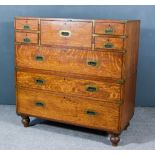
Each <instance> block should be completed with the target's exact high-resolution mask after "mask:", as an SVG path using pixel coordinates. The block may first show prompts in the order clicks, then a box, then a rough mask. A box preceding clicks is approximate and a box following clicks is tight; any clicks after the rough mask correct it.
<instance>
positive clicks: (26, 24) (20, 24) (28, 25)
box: [15, 19, 39, 31]
mask: <svg viewBox="0 0 155 155" xmlns="http://www.w3.org/2000/svg"><path fill="white" fill-rule="evenodd" d="M38 24H39V22H38V20H36V19H32V20H31V19H16V21H15V28H16V30H25V31H37V30H38V27H39V26H38Z"/></svg>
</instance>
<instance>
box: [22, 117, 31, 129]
mask: <svg viewBox="0 0 155 155" xmlns="http://www.w3.org/2000/svg"><path fill="white" fill-rule="evenodd" d="M21 117H22V123H23V125H24V127H29V123H30V118H29V117H28V116H21Z"/></svg>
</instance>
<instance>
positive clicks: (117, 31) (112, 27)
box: [95, 22, 125, 35]
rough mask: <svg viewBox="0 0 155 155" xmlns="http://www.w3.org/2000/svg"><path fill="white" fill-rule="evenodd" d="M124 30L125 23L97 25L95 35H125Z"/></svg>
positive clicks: (98, 23)
mask: <svg viewBox="0 0 155 155" xmlns="http://www.w3.org/2000/svg"><path fill="white" fill-rule="evenodd" d="M124 28H125V24H123V23H112V22H109V23H106V22H103V23H101V22H96V23H95V33H97V34H111V35H124Z"/></svg>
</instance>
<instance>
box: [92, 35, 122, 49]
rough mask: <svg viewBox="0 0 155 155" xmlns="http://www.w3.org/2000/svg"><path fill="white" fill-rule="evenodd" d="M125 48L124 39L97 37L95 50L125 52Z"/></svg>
mask: <svg viewBox="0 0 155 155" xmlns="http://www.w3.org/2000/svg"><path fill="white" fill-rule="evenodd" d="M109 44H110V45H109ZM108 45H109V46H108ZM123 47H124V39H123V38H112V37H110V38H109V37H95V48H100V49H115V50H123V49H124V48H123Z"/></svg>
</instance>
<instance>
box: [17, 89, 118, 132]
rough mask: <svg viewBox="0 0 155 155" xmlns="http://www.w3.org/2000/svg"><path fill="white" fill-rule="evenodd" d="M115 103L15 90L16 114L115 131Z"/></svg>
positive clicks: (116, 127)
mask: <svg viewBox="0 0 155 155" xmlns="http://www.w3.org/2000/svg"><path fill="white" fill-rule="evenodd" d="M119 108H120V106H119V105H118V104H114V103H108V102H96V101H93V100H87V99H81V98H78V97H67V96H60V95H55V94H51V93H46V92H44V91H31V90H26V89H19V88H18V89H17V112H18V113H22V114H27V115H30V116H31V115H32V116H38V117H43V118H48V119H51V120H59V121H64V122H68V123H72V124H76V125H80V126H86V127H91V128H96V129H106V130H113V131H117V130H118V121H119Z"/></svg>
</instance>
